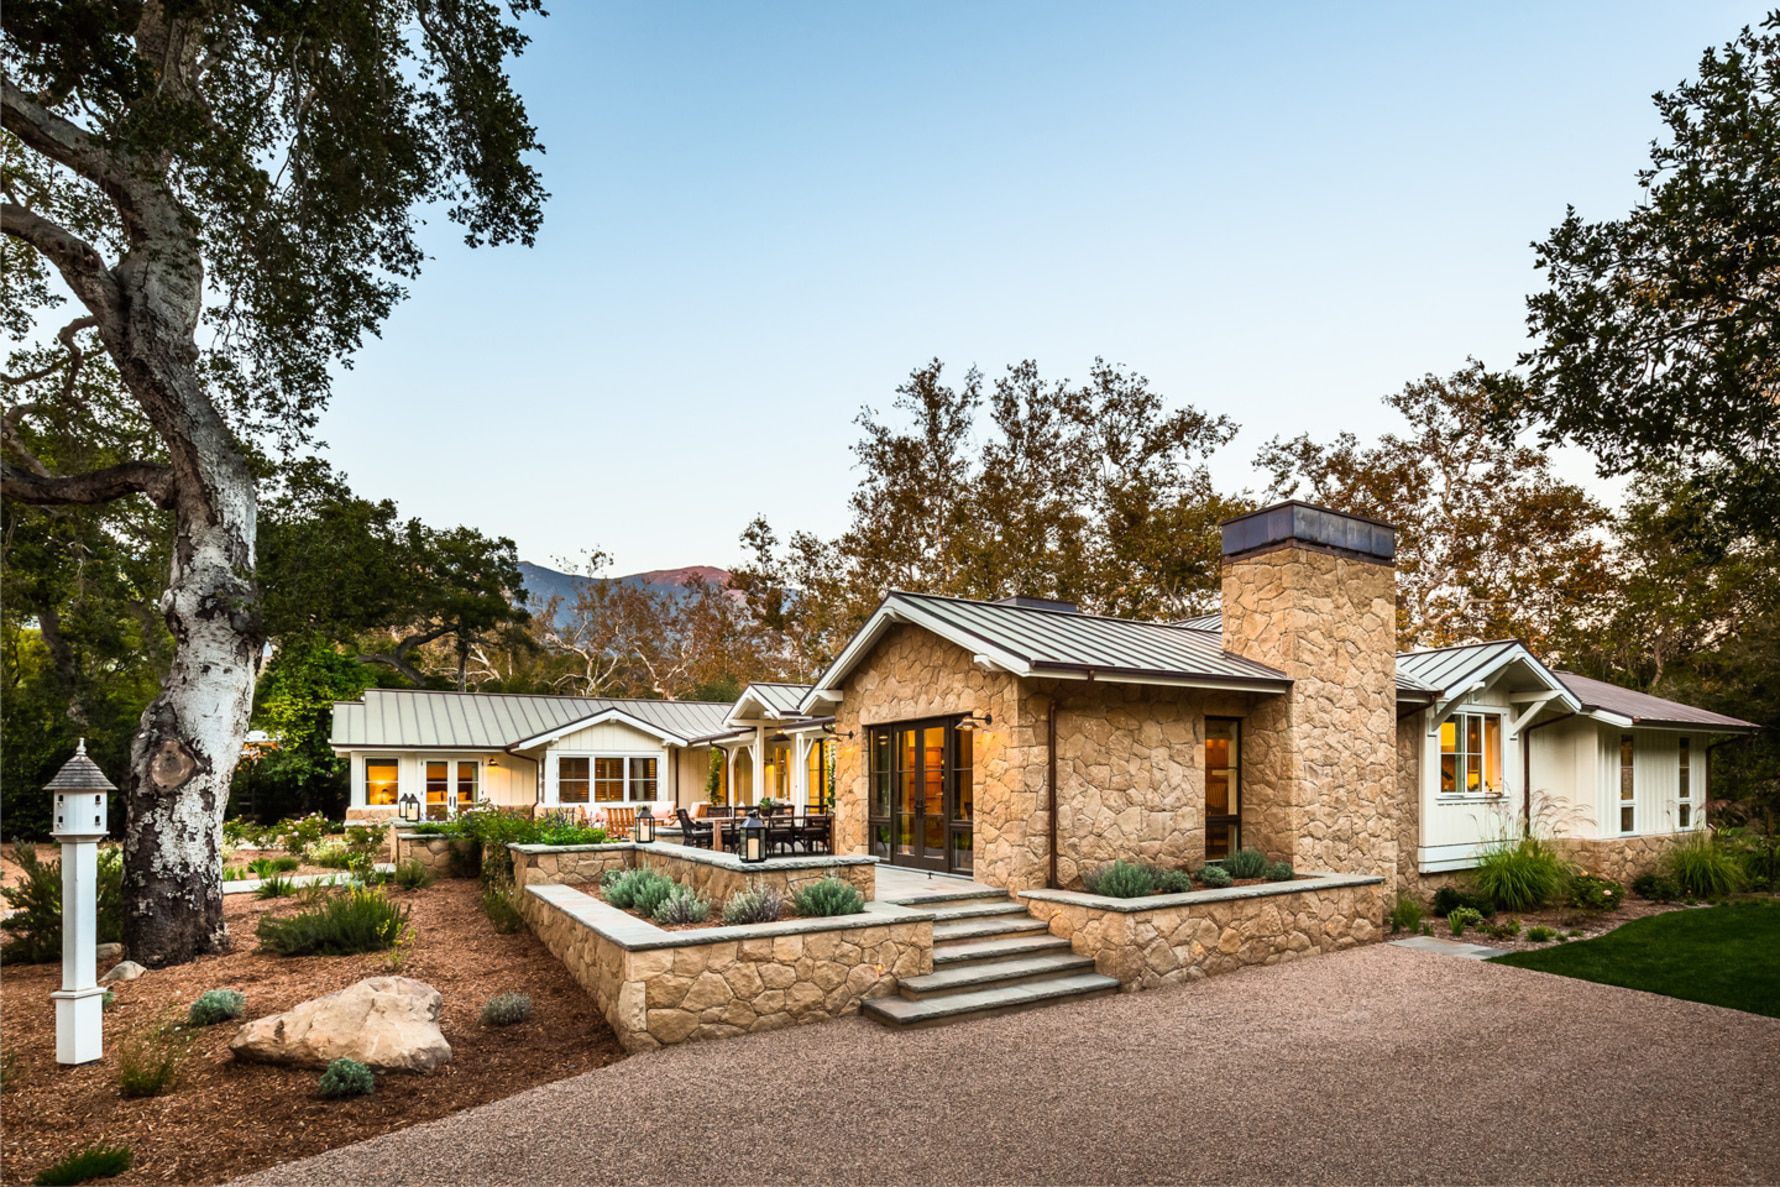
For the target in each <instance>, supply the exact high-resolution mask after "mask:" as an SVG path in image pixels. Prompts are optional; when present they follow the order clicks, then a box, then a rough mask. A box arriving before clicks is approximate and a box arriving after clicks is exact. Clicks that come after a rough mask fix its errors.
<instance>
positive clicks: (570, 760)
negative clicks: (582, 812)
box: [556, 754, 592, 804]
mask: <svg viewBox="0 0 1780 1187" xmlns="http://www.w3.org/2000/svg"><path fill="white" fill-rule="evenodd" d="M591 762H592V760H591V759H588V758H585V757H582V756H580V755H567V754H565V755H563V756H562V757H561V758H559V759H557V760H556V798H557V801H558V802H559V803H564V804H585V803H586V802H587V787H588V782H589V781H588V777H587V769H588V766H589V765H590V764H591Z"/></svg>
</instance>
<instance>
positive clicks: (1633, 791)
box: [1619, 734, 1638, 833]
mask: <svg viewBox="0 0 1780 1187" xmlns="http://www.w3.org/2000/svg"><path fill="white" fill-rule="evenodd" d="M1637 755H1638V747H1637V743H1636V742H1635V741H1633V739H1632V735H1630V734H1621V735H1620V736H1619V831H1620V832H1622V833H1629V832H1633V831H1636V828H1637V824H1638V780H1637Z"/></svg>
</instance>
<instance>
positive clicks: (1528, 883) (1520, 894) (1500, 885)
mask: <svg viewBox="0 0 1780 1187" xmlns="http://www.w3.org/2000/svg"><path fill="white" fill-rule="evenodd" d="M1472 878H1473V881H1474V882H1475V884H1476V886H1477V894H1478V897H1480V898H1484V899H1487V900H1489V902H1490V903H1491V904H1493V905H1494V906H1495V907H1496V908H1497V909H1499V910H1503V911H1536V910H1538V909H1539V908H1540V907H1543V906H1545V905H1546V904H1548V903H1555V902H1560V901H1562V900H1563V898H1564V896H1565V894H1566V893H1568V891H1569V886H1570V868H1569V867H1568V866H1567V865H1565V864H1564V860H1563V859H1562V858H1561V857H1559V856H1558V855H1557V851H1556V850H1554V849H1553V848H1552V847H1551V846H1550V845H1548V844H1546V843H1545V842H1544V841H1542V840H1540V839H1539V838H1538V837H1522V838H1521V839H1520V840H1518V841H1511V842H1505V843H1503V844H1500V845H1493V846H1491V847H1490V848H1489V849H1488V850H1486V851H1485V852H1484V853H1483V855H1482V856H1481V857H1479V858H1478V859H1477V869H1476V870H1475V871H1474V872H1473V874H1472Z"/></svg>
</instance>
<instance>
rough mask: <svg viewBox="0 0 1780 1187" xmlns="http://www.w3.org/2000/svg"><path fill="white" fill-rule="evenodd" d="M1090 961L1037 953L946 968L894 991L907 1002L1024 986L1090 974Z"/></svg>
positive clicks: (1063, 954) (1065, 954) (1069, 954)
mask: <svg viewBox="0 0 1780 1187" xmlns="http://www.w3.org/2000/svg"><path fill="white" fill-rule="evenodd" d="M1093 971H1094V959H1093V958H1092V957H1089V956H1077V955H1076V954H1075V953H1073V952H1070V951H1067V950H1065V951H1062V952H1041V953H1039V954H1038V955H1036V956H1016V957H1013V958H1012V959H1007V960H985V961H980V962H978V963H976V964H966V965H949V966H947V967H945V968H943V969H940V970H938V971H937V972H932V973H923V974H922V975H921V976H919V977H904V978H903V979H902V980H901V981H900V982H898V983H897V987H896V988H897V991H898V992H899V993H901V994H902V996H904V997H906V998H908V999H909V1000H910V1001H920V1000H922V999H923V998H930V997H936V996H938V995H940V994H945V993H953V992H956V991H959V990H965V989H989V988H991V987H994V986H1008V985H1024V984H1027V983H1029V982H1031V981H1034V980H1037V979H1039V978H1041V977H1055V976H1058V975H1059V974H1065V973H1091V972H1093Z"/></svg>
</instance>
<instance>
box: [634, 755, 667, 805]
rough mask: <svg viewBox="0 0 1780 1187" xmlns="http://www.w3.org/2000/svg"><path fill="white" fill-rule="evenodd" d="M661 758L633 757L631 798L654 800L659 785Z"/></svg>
mask: <svg viewBox="0 0 1780 1187" xmlns="http://www.w3.org/2000/svg"><path fill="white" fill-rule="evenodd" d="M660 762H661V760H660V759H658V758H632V759H631V760H630V798H631V799H633V800H654V799H655V789H656V788H657V787H658V786H659V782H660V775H659V772H658V768H659V764H660Z"/></svg>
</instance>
